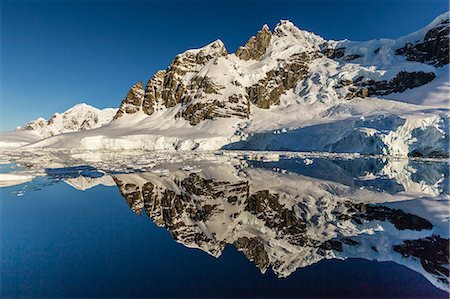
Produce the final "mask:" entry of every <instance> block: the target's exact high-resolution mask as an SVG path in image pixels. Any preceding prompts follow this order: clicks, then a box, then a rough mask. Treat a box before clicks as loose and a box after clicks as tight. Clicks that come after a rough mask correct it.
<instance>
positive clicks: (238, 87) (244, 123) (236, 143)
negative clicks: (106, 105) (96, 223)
mask: <svg viewBox="0 0 450 299" xmlns="http://www.w3.org/2000/svg"><path fill="white" fill-rule="evenodd" d="M446 18H448V13H447V14H443V15H441V16H439V17H438V18H437V19H436V20H435V21H433V22H432V23H431V24H429V25H428V26H426V27H425V28H423V29H421V30H419V31H417V32H415V33H413V34H410V35H408V36H404V37H401V38H398V39H395V40H392V39H378V40H371V41H367V42H352V41H348V40H344V41H326V40H324V39H323V38H321V37H320V36H317V35H315V34H313V33H310V32H307V31H304V30H300V29H299V28H297V27H295V26H294V25H293V24H292V23H291V22H289V21H281V22H280V23H279V24H278V25H277V26H276V28H275V29H274V33H273V37H272V39H271V42H270V45H269V46H268V48H267V50H266V52H265V54H264V55H263V57H262V58H261V59H260V60H259V61H255V60H248V61H244V60H241V59H239V58H238V57H237V56H236V55H235V54H229V55H225V56H222V55H219V53H222V51H223V50H224V45H223V43H222V42H221V41H220V40H217V41H215V42H213V43H211V44H209V45H207V46H205V47H203V48H199V49H194V50H188V51H186V52H184V53H182V54H180V55H178V56H177V59H180V60H187V61H188V60H189V59H187V57H188V56H189V55H191V54H198V53H200V52H202V53H203V54H204V55H210V56H212V57H215V56H217V55H219V56H217V57H216V58H213V59H211V60H209V61H208V62H207V63H206V64H205V65H203V64H192V65H191V63H190V62H189V63H188V68H187V69H186V71H187V72H186V74H184V75H180V78H181V80H182V81H183V82H185V83H186V84H187V83H189V82H190V80H192V78H193V77H195V76H205V77H208V78H210V79H211V80H212V81H213V82H214V83H215V84H217V85H219V86H223V87H224V88H222V89H220V92H219V93H218V94H210V95H208V96H207V97H206V98H205V97H203V94H198V95H196V94H194V95H193V99H192V101H191V103H192V104H194V103H198V102H208V101H213V100H222V99H223V98H227V97H229V96H230V95H233V94H241V95H244V94H245V88H246V87H248V86H251V85H253V84H255V83H257V82H258V81H259V80H261V79H263V78H264V77H265V76H266V73H267V72H269V71H270V70H276V69H278V68H280V66H282V64H283V63H286V61H289V59H291V58H290V57H291V55H293V54H297V53H303V52H308V53H313V52H317V51H320V50H321V49H323V48H327V47H330V46H332V47H345V48H346V50H345V51H346V52H345V55H349V54H358V55H362V57H360V58H357V59H355V60H354V61H351V62H346V61H343V60H342V59H336V60H333V59H329V58H327V57H325V56H323V57H320V58H317V59H314V60H313V61H311V62H310V63H309V75H308V77H307V78H306V79H305V80H301V81H300V82H299V83H298V84H297V86H296V87H295V88H293V89H291V90H288V91H286V92H285V94H284V95H283V96H282V97H281V103H280V105H277V106H272V107H271V108H270V109H260V108H257V107H256V106H255V105H251V107H250V111H251V113H250V117H249V119H240V118H237V117H230V118H221V119H216V120H205V121H202V122H201V123H200V124H198V125H195V126H192V125H190V124H189V123H188V122H187V121H186V120H184V119H183V118H182V117H180V112H181V111H183V109H184V108H185V106H183V105H182V104H178V105H176V106H175V107H171V108H165V107H160V106H158V107H156V108H157V109H156V112H155V113H154V114H152V115H151V116H148V115H146V114H144V113H143V112H142V111H140V112H138V113H135V114H132V115H125V116H123V117H121V118H119V119H118V120H115V121H112V122H110V123H107V122H108V121H109V120H110V119H111V118H112V115H113V112H114V110H109V112H108V113H106V114H108V117H104V118H102V117H99V119H98V122H97V123H96V124H95V125H90V126H88V127H89V129H91V130H89V131H82V132H74V131H79V130H82V129H83V128H80V126H79V125H80V119H82V118H86V119H89V120H92V118H93V117H92V115H95V113H97V114H98V113H99V112H98V111H97V110H95V111H96V112H95V113H94V112H92V109H91V108H88V107H86V106H85V105H81V106H76V107H74V108H72V109H70V110H69V111H67V112H66V117H64V116H62V115H63V114H61V115H60V114H55V116H54V117H53V119H54V121H53V124H51V125H42V124H41V123H42V122H43V120H38V121H36V122H35V123H33V125H34V126H37V127H38V129H37V130H38V131H39V132H40V134H41V135H43V136H46V137H47V136H49V135H51V134H59V133H63V134H60V135H56V136H53V137H50V138H47V139H44V140H41V141H37V142H33V141H36V140H30V141H29V144H28V145H25V146H26V147H29V148H53V149H54V148H63V149H87V150H123V149H126V150H136V149H137V150H217V149H221V148H224V149H252V150H293V151H330V152H353V153H362V154H386V155H395V156H408V155H411V154H417V155H442V156H447V155H448V134H447V131H448V111H449V107H448V100H449V94H448V93H449V88H450V83H449V79H448V78H449V77H448V66H444V67H441V68H435V67H434V66H431V65H428V64H423V63H419V62H414V61H407V60H406V59H405V57H404V56H399V55H395V49H397V48H399V47H401V46H403V45H404V44H405V43H406V42H408V41H416V40H419V39H421V38H423V36H424V35H425V33H426V32H427V30H429V29H430V28H432V27H433V26H435V25H436V24H438V22H439V21H441V20H443V19H446ZM378 48H379V51H377V53H376V51H375V50H376V49H378ZM183 67H184V66H183ZM399 71H424V72H433V73H435V74H436V76H437V77H436V78H435V79H434V80H433V81H432V82H431V83H428V84H426V85H423V86H421V87H418V88H414V89H410V90H406V91H405V92H403V93H397V94H390V95H387V96H385V97H382V98H381V97H378V98H377V97H371V98H364V99H359V98H354V99H352V100H351V101H349V100H346V99H345V95H346V94H347V92H348V90H347V89H348V87H346V86H343V87H342V86H341V87H337V84H338V83H339V82H341V81H342V80H344V79H345V80H355V79H356V78H358V77H359V76H361V75H364V76H365V77H367V78H370V79H374V80H390V79H392V78H393V77H394V76H395V75H396V74H397V73H398V72H399ZM234 82H238V83H239V84H234ZM93 109H95V108H93ZM69 115H70V117H69ZM86 115H89V117H87V116H86ZM94 118H95V117H94ZM101 119H104V120H105V121H103V120H101ZM64 120H68V121H69V123H73V122H75V123H77V125H75V126H72V125H67V121H66V122H65V121H64ZM105 123H107V124H105ZM6 137H8V136H5V140H6V141H7V139H8V138H9V137H8V138H6ZM11 144H13V145H15V146H17V145H24V144H25V141H24V142H21V143H19V142H12V143H11ZM0 145H2V146H3V147H4V142H2V143H0Z"/></svg>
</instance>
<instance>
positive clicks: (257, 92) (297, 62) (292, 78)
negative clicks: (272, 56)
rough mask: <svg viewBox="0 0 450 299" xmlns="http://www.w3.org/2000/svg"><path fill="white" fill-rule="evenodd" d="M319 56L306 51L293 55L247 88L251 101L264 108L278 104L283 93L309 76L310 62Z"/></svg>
mask: <svg viewBox="0 0 450 299" xmlns="http://www.w3.org/2000/svg"><path fill="white" fill-rule="evenodd" d="M317 57H318V56H317V54H310V53H305V52H303V53H299V54H294V55H292V56H291V57H290V58H289V59H288V60H287V63H286V64H284V65H282V66H280V67H279V68H278V69H277V70H271V71H270V72H268V73H267V74H266V77H265V78H264V79H262V80H260V81H259V82H258V83H256V84H255V85H252V86H250V87H248V88H247V93H248V96H249V100H250V102H251V103H253V104H255V105H256V106H257V107H259V108H263V109H269V108H270V106H272V105H278V104H279V103H280V97H281V95H282V94H284V92H285V91H286V90H288V89H291V88H294V87H295V85H296V84H297V83H298V82H299V81H300V80H302V79H304V78H305V77H306V76H307V74H308V69H309V68H308V63H309V62H310V61H311V60H312V59H315V58H317Z"/></svg>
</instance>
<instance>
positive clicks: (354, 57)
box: [343, 54, 362, 62]
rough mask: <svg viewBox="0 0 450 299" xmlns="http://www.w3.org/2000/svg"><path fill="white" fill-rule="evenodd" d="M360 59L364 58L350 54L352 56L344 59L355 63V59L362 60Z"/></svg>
mask: <svg viewBox="0 0 450 299" xmlns="http://www.w3.org/2000/svg"><path fill="white" fill-rule="evenodd" d="M360 57H362V56H361V55H359V54H350V55H347V56H345V57H344V58H343V59H344V60H345V61H347V62H349V61H353V60H355V59H358V58H360Z"/></svg>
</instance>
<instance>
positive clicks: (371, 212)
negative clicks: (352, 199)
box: [353, 205, 433, 231]
mask: <svg viewBox="0 0 450 299" xmlns="http://www.w3.org/2000/svg"><path fill="white" fill-rule="evenodd" d="M355 207H356V208H357V209H358V211H359V214H356V216H354V217H353V219H355V218H359V219H364V220H367V221H374V220H379V221H389V222H391V223H392V224H393V225H394V226H395V227H396V228H397V229H399V230H405V229H409V230H416V231H420V230H429V229H432V228H433V225H432V224H431V223H430V222H429V221H428V220H426V219H424V218H422V217H419V216H416V215H413V214H409V213H405V212H403V211H402V210H399V209H391V208H388V207H385V206H380V205H355Z"/></svg>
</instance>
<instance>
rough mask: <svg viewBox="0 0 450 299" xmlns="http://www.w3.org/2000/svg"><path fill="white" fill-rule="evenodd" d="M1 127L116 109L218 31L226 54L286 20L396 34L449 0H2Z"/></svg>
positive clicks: (344, 31)
mask: <svg viewBox="0 0 450 299" xmlns="http://www.w3.org/2000/svg"><path fill="white" fill-rule="evenodd" d="M0 3H1V80H2V82H1V83H2V86H1V106H0V109H1V118H2V119H1V127H0V130H1V131H5V130H12V129H14V128H15V127H16V126H17V125H21V124H23V123H25V122H26V121H29V120H32V119H35V118H37V117H39V116H43V117H46V118H47V117H49V116H50V115H51V114H52V113H54V112H62V111H64V110H66V109H68V108H70V107H71V106H73V105H75V104H77V103H80V102H86V103H88V104H91V105H94V106H97V107H99V108H104V107H118V106H119V104H120V101H121V100H122V99H123V98H124V96H125V95H126V93H127V92H128V89H129V88H130V86H131V85H133V84H134V83H136V82H137V81H140V80H143V81H144V82H145V81H146V80H148V79H149V78H150V77H151V76H152V75H153V74H154V73H155V72H156V71H157V70H159V69H164V68H166V67H167V66H168V64H170V62H171V60H172V59H173V57H174V56H175V55H176V54H178V53H180V52H183V51H185V50H186V49H189V48H196V47H200V46H203V45H205V44H207V43H209V42H211V41H213V40H216V39H218V38H220V39H221V40H222V41H223V42H224V43H225V45H226V47H227V49H228V51H229V52H234V51H235V50H236V49H237V48H238V47H239V46H240V45H241V44H243V43H245V42H246V41H247V39H248V38H249V37H250V36H251V35H253V34H255V33H256V32H257V31H258V30H259V29H260V28H261V26H262V25H263V24H265V23H267V24H268V25H269V26H270V27H271V28H273V27H274V26H275V25H276V23H277V22H278V21H279V20H280V19H289V20H291V21H292V22H294V23H295V24H296V25H297V26H298V27H300V28H302V29H306V30H309V31H313V32H315V33H317V34H319V35H321V36H322V37H324V38H326V39H343V38H347V39H351V40H367V39H372V38H380V37H389V38H395V37H399V36H401V35H404V34H407V33H410V32H412V31H415V30H417V29H419V28H421V27H423V26H424V25H426V24H427V23H429V22H430V21H431V20H432V19H434V17H436V16H437V15H438V14H441V13H443V12H445V11H447V10H448V2H447V0H422V1H417V0H401V1H400V0H393V1H388V0H384V1H380V0H367V1H363V0H352V1H345V0H336V1H317V0H316V1H312V0H311V1H275V0H273V1H208V2H207V1H188V0H186V1H125V0H124V1H106V0H103V1H100V0H98V1H64V0H61V1H44V0H34V1H33V0H28V1H19V0H16V1H11V0H10V1H8V0H1V1H0Z"/></svg>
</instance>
